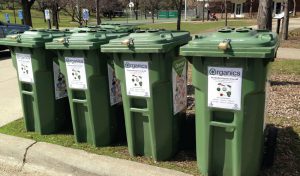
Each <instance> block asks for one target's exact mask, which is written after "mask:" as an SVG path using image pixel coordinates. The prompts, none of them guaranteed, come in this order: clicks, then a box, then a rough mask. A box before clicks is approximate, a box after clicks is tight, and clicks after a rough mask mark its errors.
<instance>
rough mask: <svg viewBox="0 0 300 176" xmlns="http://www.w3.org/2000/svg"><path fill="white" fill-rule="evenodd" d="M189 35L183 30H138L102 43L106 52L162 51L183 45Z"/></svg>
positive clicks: (102, 48) (189, 37) (103, 50)
mask: <svg viewBox="0 0 300 176" xmlns="http://www.w3.org/2000/svg"><path fill="white" fill-rule="evenodd" d="M189 40H191V36H190V33H189V32H185V31H166V30H147V31H144V30H138V31H136V32H135V33H131V34H130V35H129V36H126V37H123V38H118V39H114V40H111V41H110V42H109V44H106V45H102V46H101V51H102V52H106V53H163V52H168V51H169V50H171V49H173V48H174V47H176V46H180V45H184V44H186V43H187V42H188V41H189Z"/></svg>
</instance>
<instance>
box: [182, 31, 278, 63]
mask: <svg viewBox="0 0 300 176" xmlns="http://www.w3.org/2000/svg"><path fill="white" fill-rule="evenodd" d="M278 46H279V42H278V36H277V34H275V33H272V32H270V31H267V30H253V29H252V28H248V27H242V28H237V29H234V28H223V29H220V30H219V31H218V32H215V33H211V34H207V35H202V36H196V37H195V39H194V40H192V41H190V42H189V43H188V44H187V45H185V46H183V47H181V48H180V54H181V55H183V56H200V57H201V56H203V57H245V58H275V57H276V51H277V48H278Z"/></svg>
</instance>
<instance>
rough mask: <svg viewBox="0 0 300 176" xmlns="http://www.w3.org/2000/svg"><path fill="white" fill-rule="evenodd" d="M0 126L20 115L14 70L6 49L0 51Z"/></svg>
mask: <svg viewBox="0 0 300 176" xmlns="http://www.w3.org/2000/svg"><path fill="white" fill-rule="evenodd" d="M0 97H1V98H0V127H1V126H3V125H5V124H7V123H9V122H12V121H14V120H16V119H18V118H21V117H22V107H21V102H20V94H19V90H18V81H17V74H16V70H15V69H14V68H13V66H12V61H11V59H10V54H9V52H8V51H6V52H3V51H2V52H0Z"/></svg>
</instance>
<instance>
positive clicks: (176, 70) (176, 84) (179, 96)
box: [172, 59, 187, 115]
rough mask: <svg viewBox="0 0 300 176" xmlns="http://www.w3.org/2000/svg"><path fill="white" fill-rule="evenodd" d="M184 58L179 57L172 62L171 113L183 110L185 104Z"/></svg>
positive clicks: (185, 69)
mask: <svg viewBox="0 0 300 176" xmlns="http://www.w3.org/2000/svg"><path fill="white" fill-rule="evenodd" d="M186 67H187V66H186V60H185V59H180V60H177V61H174V62H173V69H172V85H173V86H172V87H173V114H174V115H175V114H177V113H178V112H180V111H182V110H184V109H185V108H186V106H187V86H186V85H187V84H186V83H187V68H186Z"/></svg>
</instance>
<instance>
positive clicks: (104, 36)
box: [46, 30, 128, 50]
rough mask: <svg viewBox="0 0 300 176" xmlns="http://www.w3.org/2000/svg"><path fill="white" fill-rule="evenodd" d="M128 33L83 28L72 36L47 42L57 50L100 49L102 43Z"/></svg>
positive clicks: (48, 47)
mask: <svg viewBox="0 0 300 176" xmlns="http://www.w3.org/2000/svg"><path fill="white" fill-rule="evenodd" d="M126 35H128V34H127V33H111V32H107V31H96V30H81V31H78V32H76V33H73V34H71V35H70V36H65V37H61V38H57V39H54V40H53V42H50V43H47V44H46V48H47V49H56V50H69V49H72V50H90V49H99V48H100V45H103V44H106V43H108V41H109V40H111V39H114V38H117V37H123V36H126Z"/></svg>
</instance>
